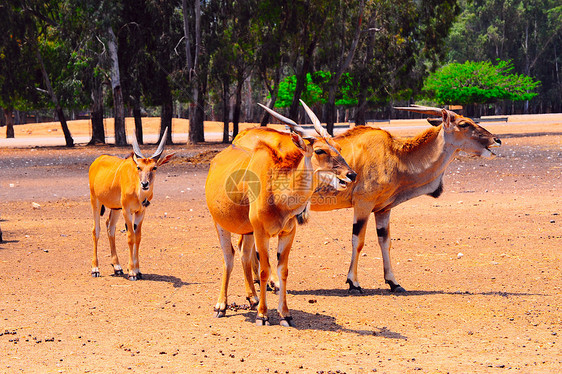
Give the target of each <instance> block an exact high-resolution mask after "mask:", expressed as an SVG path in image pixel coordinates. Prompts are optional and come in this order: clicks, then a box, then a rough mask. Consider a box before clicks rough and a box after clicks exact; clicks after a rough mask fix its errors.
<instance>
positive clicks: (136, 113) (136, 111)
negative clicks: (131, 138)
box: [133, 97, 144, 144]
mask: <svg viewBox="0 0 562 374" xmlns="http://www.w3.org/2000/svg"><path fill="white" fill-rule="evenodd" d="M133 117H134V118H135V136H136V137H137V142H138V143H139V144H144V137H143V134H142V116H141V108H140V99H139V98H138V97H136V98H135V103H134V107H133Z"/></svg>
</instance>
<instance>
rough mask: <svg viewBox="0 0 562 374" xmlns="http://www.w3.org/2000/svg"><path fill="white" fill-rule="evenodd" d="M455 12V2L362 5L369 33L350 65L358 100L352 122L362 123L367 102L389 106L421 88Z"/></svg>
mask: <svg viewBox="0 0 562 374" xmlns="http://www.w3.org/2000/svg"><path fill="white" fill-rule="evenodd" d="M457 12H458V6H457V3H456V0H397V1H394V0H393V1H390V0H378V1H372V2H367V3H366V4H365V15H364V24H365V26H364V27H365V28H364V30H367V32H365V33H363V34H362V37H361V39H360V41H359V46H358V48H357V52H356V56H355V59H354V61H353V63H352V65H351V68H350V74H351V76H352V77H353V82H354V85H355V90H356V92H357V100H358V102H357V110H356V111H355V123H356V124H359V125H361V124H364V123H365V112H366V110H367V108H368V107H369V106H375V107H379V108H380V107H385V108H389V105H388V104H389V102H390V101H394V100H409V99H411V98H412V97H413V96H415V95H416V94H417V93H419V92H421V88H422V85H423V78H424V77H425V76H427V74H429V72H430V71H433V70H435V69H436V68H437V66H438V64H439V62H440V61H442V60H443V58H444V56H445V51H446V46H445V43H444V39H445V37H446V36H447V33H448V31H449V29H450V27H451V25H452V23H453V21H454V19H455V14H456V13H457ZM387 110H388V109H387ZM388 114H389V113H388Z"/></svg>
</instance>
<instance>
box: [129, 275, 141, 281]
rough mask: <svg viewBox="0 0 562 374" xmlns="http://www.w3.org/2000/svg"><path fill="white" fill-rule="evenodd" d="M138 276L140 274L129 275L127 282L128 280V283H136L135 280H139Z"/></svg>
mask: <svg viewBox="0 0 562 374" xmlns="http://www.w3.org/2000/svg"><path fill="white" fill-rule="evenodd" d="M139 275H140V274H137V275H129V280H130V281H136V280H138V279H141V278H140V277H139Z"/></svg>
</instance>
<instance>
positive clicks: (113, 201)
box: [89, 128, 174, 280]
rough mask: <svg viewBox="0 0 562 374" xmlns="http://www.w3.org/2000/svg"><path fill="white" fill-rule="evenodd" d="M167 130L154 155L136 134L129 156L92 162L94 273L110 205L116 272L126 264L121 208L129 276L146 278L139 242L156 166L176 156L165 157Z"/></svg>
mask: <svg viewBox="0 0 562 374" xmlns="http://www.w3.org/2000/svg"><path fill="white" fill-rule="evenodd" d="M167 134H168V128H166V130H165V131H164V135H163V136H162V140H161V141H160V144H159V146H158V149H157V150H156V152H154V154H153V155H152V156H150V157H144V156H143V154H142V152H141V150H140V148H139V145H138V143H137V140H136V137H134V136H133V142H132V143H133V152H132V153H131V154H130V155H129V156H128V157H127V158H125V159H122V158H119V157H115V156H108V155H103V156H100V157H98V158H97V159H95V160H94V162H93V163H92V165H90V171H89V180H90V202H91V204H92V211H93V213H94V228H93V230H92V234H93V238H94V254H93V257H92V276H93V277H99V276H100V271H99V268H98V239H99V236H100V216H102V215H103V214H104V212H105V209H106V208H107V209H110V212H109V217H108V219H107V222H106V226H107V235H108V237H109V246H110V248H111V263H112V265H113V271H114V273H115V274H116V275H122V274H123V268H122V267H121V265H120V264H119V258H118V257H117V251H116V250H115V225H116V224H117V221H118V219H119V211H121V213H122V214H123V218H125V227H126V229H127V244H128V245H129V265H128V270H129V273H128V276H129V280H137V279H141V278H142V274H141V273H140V271H139V246H140V241H141V232H142V223H143V219H144V214H145V210H146V207H148V205H150V200H151V199H152V195H153V189H154V177H155V175H156V169H157V168H158V167H159V166H161V165H164V164H165V163H167V162H168V161H170V159H171V158H172V157H173V156H174V153H171V154H169V155H167V156H165V157H163V158H162V157H161V156H162V152H163V151H164V144H165V143H166V135H167Z"/></svg>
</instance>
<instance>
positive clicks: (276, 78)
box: [260, 64, 281, 126]
mask: <svg viewBox="0 0 562 374" xmlns="http://www.w3.org/2000/svg"><path fill="white" fill-rule="evenodd" d="M262 79H263V82H264V84H265V87H266V88H267V90H268V91H269V95H270V96H271V99H270V100H269V103H268V104H267V106H268V107H269V109H273V108H274V107H275V102H276V101H277V95H278V93H279V81H280V80H281V64H279V65H278V66H277V69H276V70H275V75H274V78H273V87H271V86H270V85H269V83H268V79H267V75H266V74H265V73H264V74H263V75H262ZM268 122H269V113H268V112H267V111H264V114H263V117H262V119H261V123H260V126H267V123H268Z"/></svg>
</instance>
